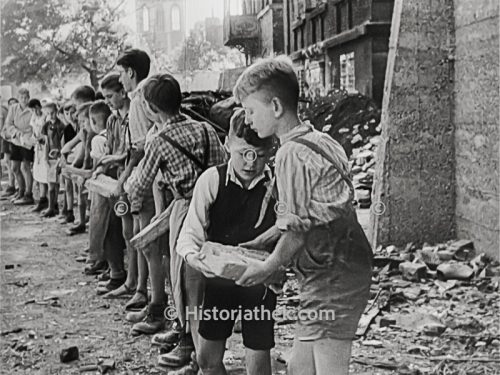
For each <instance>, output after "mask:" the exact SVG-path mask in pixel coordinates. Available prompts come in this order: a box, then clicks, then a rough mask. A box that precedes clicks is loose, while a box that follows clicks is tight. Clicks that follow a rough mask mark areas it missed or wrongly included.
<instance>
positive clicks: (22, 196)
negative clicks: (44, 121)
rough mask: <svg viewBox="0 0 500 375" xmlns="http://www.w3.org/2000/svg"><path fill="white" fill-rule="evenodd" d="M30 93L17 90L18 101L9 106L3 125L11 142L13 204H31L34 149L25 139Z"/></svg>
mask: <svg viewBox="0 0 500 375" xmlns="http://www.w3.org/2000/svg"><path fill="white" fill-rule="evenodd" d="M29 100H30V93H29V91H28V90H27V89H24V88H22V89H20V90H19V103H17V104H14V105H12V106H11V107H9V112H8V114H7V119H6V120H5V125H4V134H5V136H6V139H7V140H8V141H9V142H10V143H11V154H10V160H11V161H12V171H13V173H14V174H15V176H16V181H17V185H18V188H19V190H18V192H17V194H16V195H15V196H14V197H13V198H12V202H13V203H14V204H15V205H31V204H34V203H35V201H34V200H33V192H32V190H33V175H32V173H31V165H32V163H33V160H34V156H35V151H34V149H33V145H31V144H30V145H26V144H25V143H24V141H25V139H29V138H31V135H32V130H31V126H30V120H31V116H32V113H31V111H30V109H29V108H28V102H29Z"/></svg>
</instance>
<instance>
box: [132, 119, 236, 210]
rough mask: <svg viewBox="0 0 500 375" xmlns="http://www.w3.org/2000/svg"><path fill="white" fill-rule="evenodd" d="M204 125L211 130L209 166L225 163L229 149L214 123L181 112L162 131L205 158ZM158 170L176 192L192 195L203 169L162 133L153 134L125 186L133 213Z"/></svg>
mask: <svg viewBox="0 0 500 375" xmlns="http://www.w3.org/2000/svg"><path fill="white" fill-rule="evenodd" d="M204 126H205V127H206V129H207V131H208V140H209V145H210V148H209V155H208V166H209V167H210V166H214V165H219V164H222V163H224V162H225V161H226V157H227V156H226V152H225V151H224V147H223V146H222V144H221V142H220V140H219V138H218V136H217V133H216V132H215V130H214V129H213V128H212V127H211V126H209V125H207V124H202V123H200V122H197V121H194V120H193V119H191V118H190V117H188V116H183V115H179V116H177V117H175V118H173V119H172V120H171V121H169V122H168V123H165V124H163V125H162V128H163V129H162V130H161V131H162V132H163V133H165V134H166V135H168V136H169V137H170V138H172V139H173V140H175V141H176V142H178V143H179V144H180V145H181V146H183V147H184V148H185V149H187V150H188V151H190V152H191V153H192V154H193V155H194V156H195V157H196V158H197V159H198V160H200V161H202V160H203V156H204V151H205V147H206V144H205V136H204V131H203V127H204ZM159 170H161V172H162V174H163V176H164V181H165V183H166V184H167V185H168V188H169V189H170V190H171V191H172V192H173V193H174V195H175V196H178V197H179V196H180V197H186V198H187V197H190V196H191V194H192V190H193V188H194V185H195V183H196V180H197V179H198V177H199V176H200V174H201V172H202V171H201V170H200V168H198V167H197V166H196V165H195V164H194V163H193V162H192V161H191V160H189V159H188V158H187V157H186V156H185V155H184V154H183V153H182V152H181V151H179V150H178V149H177V148H175V147H173V146H172V145H171V144H170V143H168V142H167V141H165V140H164V139H163V138H162V137H160V136H159V135H157V136H153V137H151V139H148V142H147V143H146V146H145V155H144V158H143V159H142V160H141V162H140V163H139V165H138V166H137V167H136V168H135V170H134V171H133V172H132V174H131V175H130V177H129V179H128V180H127V182H126V183H125V185H124V189H125V191H126V192H127V194H128V197H129V200H130V204H131V211H132V212H138V211H139V210H140V208H141V207H142V198H143V196H144V194H145V192H146V191H147V190H149V189H150V188H151V185H152V183H153V181H154V179H155V177H156V174H157V173H158V171H159Z"/></svg>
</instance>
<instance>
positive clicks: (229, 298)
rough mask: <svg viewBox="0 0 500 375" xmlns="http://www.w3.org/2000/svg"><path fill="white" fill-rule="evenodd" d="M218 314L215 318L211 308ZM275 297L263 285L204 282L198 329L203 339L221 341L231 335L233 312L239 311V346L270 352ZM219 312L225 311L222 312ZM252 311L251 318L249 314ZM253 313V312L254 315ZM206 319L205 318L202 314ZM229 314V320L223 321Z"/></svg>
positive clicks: (216, 280)
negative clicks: (247, 285) (240, 339)
mask: <svg viewBox="0 0 500 375" xmlns="http://www.w3.org/2000/svg"><path fill="white" fill-rule="evenodd" d="M214 308H215V309H216V310H217V311H218V315H217V316H216V318H215V319H213V318H214V317H213V316H212V315H213V312H214V311H215V309H214ZM275 308H276V294H274V293H273V292H272V291H271V290H269V289H267V288H266V287H265V286H264V285H256V286H253V287H248V288H245V287H242V286H238V285H236V284H235V283H234V281H231V280H225V279H221V278H217V277H216V278H210V279H206V284H205V296H204V299H203V307H202V311H203V315H202V318H203V319H201V321H200V327H199V329H198V332H199V334H200V335H201V336H202V337H203V338H204V339H205V340H211V341H222V340H225V339H227V338H228V337H230V336H231V334H232V332H233V326H234V322H235V319H232V318H236V313H231V312H232V311H238V310H239V311H241V314H240V318H241V328H242V332H241V333H242V336H243V345H245V347H247V348H249V349H252V350H270V349H271V348H273V347H274V319H273V317H272V313H273V311H274V310H275ZM222 311H227V312H224V313H222ZM250 311H251V312H252V316H249V315H250ZM256 312H257V313H256ZM207 313H208V314H209V316H206V314H207ZM228 315H229V319H225V318H226V317H227V316H228Z"/></svg>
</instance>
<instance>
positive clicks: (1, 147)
mask: <svg viewBox="0 0 500 375" xmlns="http://www.w3.org/2000/svg"><path fill="white" fill-rule="evenodd" d="M11 150H12V143H10V142H9V141H6V140H5V139H3V138H0V153H2V154H10V153H11Z"/></svg>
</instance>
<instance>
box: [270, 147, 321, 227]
mask: <svg viewBox="0 0 500 375" xmlns="http://www.w3.org/2000/svg"><path fill="white" fill-rule="evenodd" d="M295 151H296V148H295V147H293V146H291V145H286V146H283V148H282V149H280V150H279V151H278V154H277V155H276V182H277V187H278V198H279V199H278V202H277V203H276V206H275V211H276V215H277V220H276V225H277V226H278V228H279V229H280V230H284V231H296V232H304V231H308V230H309V229H310V228H311V219H310V217H309V212H308V207H310V202H311V191H312V186H311V185H312V184H311V174H310V173H309V172H310V171H309V170H308V168H307V164H306V160H305V158H303V157H301V156H299V155H301V154H300V153H298V152H295Z"/></svg>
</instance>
